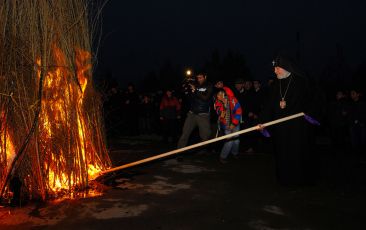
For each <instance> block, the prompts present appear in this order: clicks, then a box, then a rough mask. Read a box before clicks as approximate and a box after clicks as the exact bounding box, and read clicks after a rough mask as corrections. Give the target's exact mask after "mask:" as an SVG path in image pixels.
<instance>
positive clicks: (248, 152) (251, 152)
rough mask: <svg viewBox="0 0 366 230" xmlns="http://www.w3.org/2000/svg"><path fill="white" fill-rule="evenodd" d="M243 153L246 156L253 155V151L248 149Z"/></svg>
mask: <svg viewBox="0 0 366 230" xmlns="http://www.w3.org/2000/svg"><path fill="white" fill-rule="evenodd" d="M245 153H246V154H248V155H251V154H254V149H253V148H249V149H247V151H245Z"/></svg>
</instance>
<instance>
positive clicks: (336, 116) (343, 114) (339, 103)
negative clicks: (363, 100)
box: [328, 90, 349, 153]
mask: <svg viewBox="0 0 366 230" xmlns="http://www.w3.org/2000/svg"><path fill="white" fill-rule="evenodd" d="M348 110H349V103H348V101H347V95H346V94H345V92H343V91H342V90H339V91H337V93H336V95H335V101H333V102H331V104H330V105H329V109H328V121H329V126H330V136H331V139H332V144H333V147H334V151H336V152H337V153H341V152H344V151H345V147H346V138H347V137H349V135H347V134H348V130H347V120H348Z"/></svg>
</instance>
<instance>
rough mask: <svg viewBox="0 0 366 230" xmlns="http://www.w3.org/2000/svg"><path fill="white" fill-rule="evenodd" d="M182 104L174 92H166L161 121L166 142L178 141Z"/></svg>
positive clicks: (161, 109) (163, 99)
mask: <svg viewBox="0 0 366 230" xmlns="http://www.w3.org/2000/svg"><path fill="white" fill-rule="evenodd" d="M180 111H181V104H180V102H179V100H178V99H177V98H176V97H175V96H173V90H170V89H168V90H166V91H165V93H164V96H163V98H162V100H161V102H160V121H161V124H162V131H163V137H164V141H166V142H175V141H176V140H177V136H178V133H177V130H178V124H179V122H178V120H179V119H180Z"/></svg>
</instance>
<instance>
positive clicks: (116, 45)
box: [99, 0, 366, 83]
mask: <svg viewBox="0 0 366 230" xmlns="http://www.w3.org/2000/svg"><path fill="white" fill-rule="evenodd" d="M365 5H366V4H365V1H362V0H359V1H355V0H351V1H340V0H333V1H329V0H326V1H319V0H307V1H294V0H285V1H269V0H256V1H244V0H242V1H239V0H226V1H218V0H210V1H209V0H184V1H178V0H155V1H151V0H149V1H148V0H140V1H120V0H109V2H108V3H107V5H106V6H105V8H104V9H103V18H102V25H103V36H102V40H101V43H100V51H99V52H100V53H99V67H100V69H102V71H109V72H111V73H112V74H113V76H114V77H116V78H118V79H119V81H120V82H121V83H125V82H128V81H131V79H133V80H134V81H136V80H139V79H141V78H142V77H143V76H144V75H145V74H146V73H147V72H149V71H152V70H158V69H159V67H160V66H161V65H162V63H164V62H165V61H166V60H170V61H171V62H172V63H173V64H177V65H180V66H183V67H185V66H187V67H189V66H197V65H201V64H204V62H205V61H207V60H208V59H209V57H210V56H211V54H212V52H213V51H214V50H215V49H217V50H219V51H220V54H221V55H222V56H223V55H224V54H225V53H226V52H227V51H228V50H231V51H234V52H240V53H241V54H243V55H244V56H245V58H246V60H247V63H248V67H249V68H250V69H251V72H252V75H253V77H254V78H259V79H265V78H268V77H269V76H268V75H270V74H271V72H270V71H271V66H270V64H271V61H272V57H273V55H274V53H275V52H276V51H278V50H282V51H286V52H287V53H290V54H292V55H293V56H295V51H296V50H297V49H298V48H299V50H300V55H301V56H300V57H301V62H302V65H303V67H304V68H306V69H307V70H308V71H309V72H310V73H311V74H313V75H319V74H320V73H321V71H322V69H323V68H324V66H325V64H326V63H328V62H329V60H330V59H331V58H332V57H334V56H335V55H336V44H340V45H341V47H342V48H343V51H344V55H345V58H346V61H347V63H348V64H349V65H350V66H351V67H356V66H357V65H359V64H360V63H363V62H365V61H366V45H365V43H366V16H365V15H366V14H365V10H366V7H365ZM297 33H298V34H299V35H300V37H299V41H300V43H298V42H297Z"/></svg>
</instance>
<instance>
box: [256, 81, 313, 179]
mask: <svg viewBox="0 0 366 230" xmlns="http://www.w3.org/2000/svg"><path fill="white" fill-rule="evenodd" d="M287 88H288V89H287ZM310 88H311V86H310V85H309V81H308V79H307V78H305V77H303V76H300V75H295V74H291V75H290V76H289V77H287V78H285V79H281V80H279V79H277V80H275V82H274V84H273V86H272V87H271V89H270V92H269V97H268V98H267V99H266V100H265V101H266V102H265V106H264V109H263V112H262V114H261V116H260V118H261V119H260V120H261V122H263V123H264V122H268V121H271V120H275V119H279V118H283V117H286V116H290V115H293V114H296V113H300V112H305V113H307V112H308V111H310V110H312V109H313V108H312V107H313V105H314V100H313V99H312V98H314V95H313V94H312V92H311V90H310ZM286 89H287V93H286V95H285V96H284V94H285V92H286ZM280 91H282V96H284V100H285V101H286V107H285V108H283V109H282V108H281V107H280V101H281V93H280ZM269 131H270V133H271V136H272V137H273V143H274V158H275V164H276V176H277V181H278V182H279V183H280V184H281V185H288V186H296V185H305V184H313V183H314V176H315V175H316V169H315V164H314V163H315V162H316V157H315V156H314V151H313V135H312V132H311V131H312V126H311V124H309V123H308V122H307V121H306V120H305V119H304V117H299V118H295V119H293V120H289V121H286V122H283V123H280V124H277V125H274V126H271V127H270V129H269Z"/></svg>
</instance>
